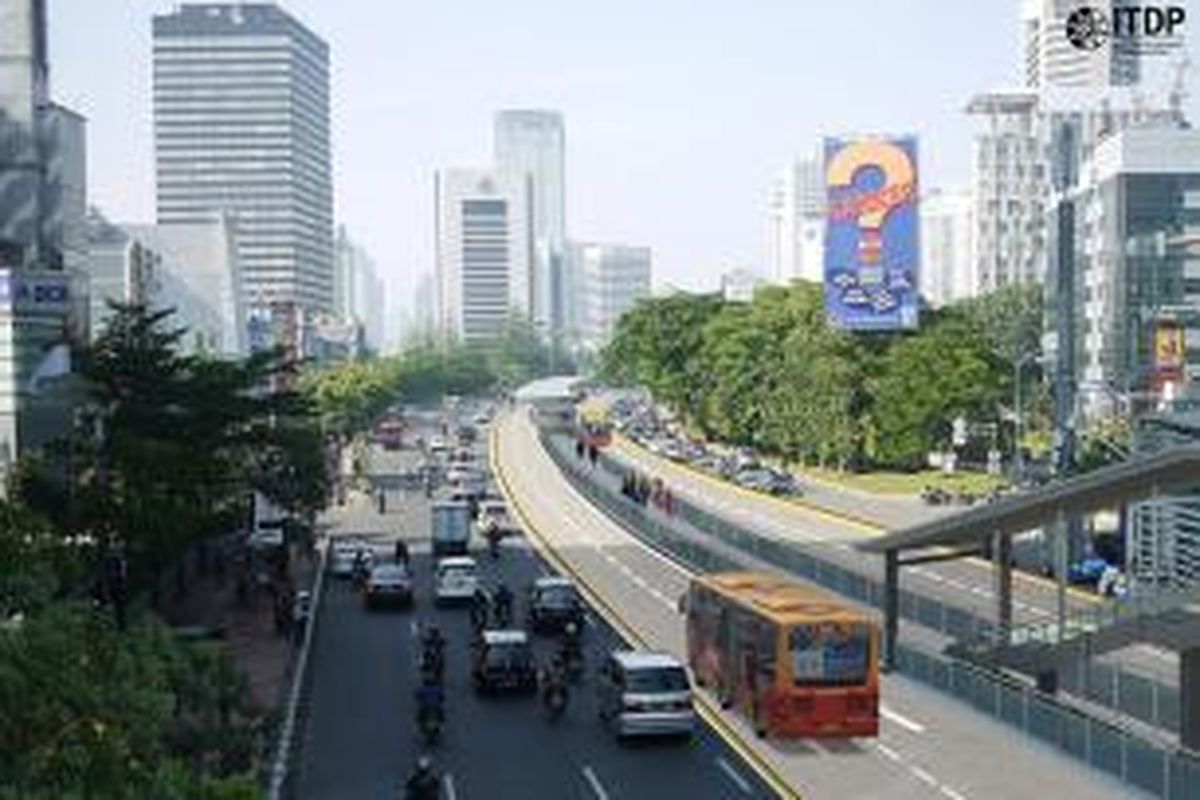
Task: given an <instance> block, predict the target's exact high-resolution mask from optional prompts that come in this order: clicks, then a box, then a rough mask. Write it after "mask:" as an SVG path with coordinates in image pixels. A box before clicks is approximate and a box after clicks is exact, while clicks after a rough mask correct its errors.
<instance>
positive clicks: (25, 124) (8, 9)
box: [0, 0, 49, 266]
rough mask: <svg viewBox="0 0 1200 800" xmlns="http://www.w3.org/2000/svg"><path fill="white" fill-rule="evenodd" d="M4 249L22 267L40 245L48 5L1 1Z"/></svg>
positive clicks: (0, 223)
mask: <svg viewBox="0 0 1200 800" xmlns="http://www.w3.org/2000/svg"><path fill="white" fill-rule="evenodd" d="M0 21H3V23H4V24H3V25H0V53H3V54H4V58H3V59H0V245H2V246H3V248H4V252H3V256H4V261H5V262H6V263H7V264H8V265H16V266H19V265H20V264H21V263H23V262H24V261H25V259H26V258H27V256H28V255H31V254H34V253H36V252H37V249H38V248H39V245H40V244H41V239H40V227H41V220H42V212H41V200H42V191H41V182H42V177H41V176H42V160H41V153H40V151H39V148H38V127H39V125H38V117H39V115H40V109H42V108H44V107H45V106H46V105H47V104H48V103H49V84H48V74H49V67H48V65H47V54H46V7H45V0H0Z"/></svg>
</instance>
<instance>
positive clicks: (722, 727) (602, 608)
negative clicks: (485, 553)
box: [488, 425, 803, 800]
mask: <svg viewBox="0 0 1200 800" xmlns="http://www.w3.org/2000/svg"><path fill="white" fill-rule="evenodd" d="M489 439H490V447H489V448H488V450H489V452H488V462H489V463H490V464H491V467H492V474H493V475H495V476H496V483H497V486H498V488H499V489H500V493H501V494H502V495H504V501H505V503H506V504H507V505H508V507H509V508H510V509H512V510H513V511H514V512H515V513H516V516H517V518H518V519H519V520H520V522H521V527H522V528H523V529H524V530H525V531H526V532H527V533H529V534H530V540H531V541H532V542H533V545H534V547H535V548H537V551H538V554H539V555H541V556H542V557H543V558H545V559H546V560H547V561H550V562H551V563H553V564H554V565H555V567H557V568H558V569H559V571H561V572H562V573H564V574H566V575H570V576H571V578H572V579H573V580H574V581H575V582H576V583H577V584H578V585H579V588H580V589H581V590H582V591H583V593H584V594H585V595H586V596H587V598H588V602H589V603H591V605H592V607H593V608H595V609H596V610H597V611H598V612H599V613H600V615H601V616H602V617H604V620H605V621H606V622H607V623H608V624H609V625H611V626H612V627H613V628H614V629H615V630H617V631H619V632H620V634H621V636H622V637H624V638H625V639H626V641H628V642H630V643H632V644H635V645H636V646H638V647H641V648H647V647H648V645H647V642H646V640H645V639H644V638H643V637H642V636H641V634H639V633H638V632H637V631H636V630H634V628H633V626H632V625H631V624H630V623H628V622H626V621H625V619H624V618H623V617H622V616H621V615H620V614H619V613H618V612H617V610H616V609H615V608H613V606H611V605H610V604H609V603H608V602H607V601H606V600H605V599H604V598H603V597H602V596H601V595H600V593H599V592H598V591H597V590H595V589H594V588H593V587H592V585H591V584H590V583H589V582H588V581H587V579H585V578H584V577H583V575H582V574H580V573H579V572H578V571H576V570H575V568H574V567H572V566H571V565H570V564H569V563H567V561H566V560H565V559H563V558H562V557H561V556H560V555H559V554H558V552H557V551H556V550H555V549H554V547H553V546H552V545H551V544H550V542H549V540H548V539H546V537H545V536H544V535H543V534H542V532H541V530H540V529H539V528H538V527H537V526H536V525H534V524H533V520H532V519H531V518H530V516H529V515H528V514H527V513H526V512H525V509H524V507H523V506H522V505H521V503H520V501H519V500H518V499H517V495H516V493H515V492H514V491H513V490H512V487H510V486H509V485H508V477H507V476H506V475H505V474H504V470H503V469H501V467H500V457H499V455H498V453H499V447H498V441H499V426H496V425H493V426H492V429H491V434H490V436H489ZM605 517H606V518H609V517H608V515H607V514H606V515H605ZM609 519H611V518H609ZM686 571H688V572H690V570H686ZM694 697H695V698H696V700H697V701H698V708H699V712H700V716H702V717H703V718H704V719H705V721H706V722H707V723H708V724H709V727H711V728H712V729H713V731H715V732H716V734H717V735H718V736H720V737H721V739H722V740H723V741H724V742H725V743H726V744H727V745H729V746H730V747H731V748H732V749H733V750H734V752H736V753H737V754H738V755H740V756H741V757H742V760H744V761H745V762H746V764H747V765H749V767H750V768H751V769H752V770H754V772H755V773H756V774H757V775H758V777H759V778H760V779H762V781H763V782H764V783H766V784H767V786H769V787H770V788H771V790H772V791H773V792H775V793H776V794H778V795H779V796H780V797H781V798H783V800H803V798H802V797H801V796H800V794H799V793H798V792H796V790H795V789H793V788H792V787H791V786H790V785H788V782H787V780H786V779H785V778H784V777H783V776H782V775H780V774H779V773H778V772H777V771H776V770H775V768H774V767H773V766H771V764H770V763H769V762H768V761H767V760H766V759H765V758H763V757H762V756H761V755H760V754H759V753H758V752H757V751H756V750H754V748H752V747H751V746H750V745H748V744H747V743H746V742H745V740H744V739H743V738H742V736H741V735H740V734H739V733H738V732H737V731H735V730H734V729H733V728H732V727H730V725H729V723H728V722H726V721H725V720H724V719H723V718H722V716H721V713H720V711H719V710H718V709H717V707H716V706H715V704H713V703H712V701H710V700H709V699H708V697H706V696H705V695H704V693H703V692H695V693H694Z"/></svg>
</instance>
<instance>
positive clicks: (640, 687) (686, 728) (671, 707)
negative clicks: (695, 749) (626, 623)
mask: <svg viewBox="0 0 1200 800" xmlns="http://www.w3.org/2000/svg"><path fill="white" fill-rule="evenodd" d="M597 692H598V694H599V698H598V699H599V713H600V719H601V721H603V722H605V723H607V724H608V725H609V726H610V727H612V729H613V731H614V732H615V733H616V735H617V738H624V737H626V736H667V735H674V736H686V737H690V736H691V735H692V733H693V732H694V731H695V728H696V711H695V709H694V708H693V707H692V686H691V683H690V682H689V680H688V675H687V670H685V669H684V667H683V664H681V663H679V660H678V659H676V658H675V657H674V656H671V655H668V654H666V653H651V652H646V651H630V650H618V651H616V652H614V653H613V654H612V655H610V656H609V657H608V658H607V659H606V660H605V662H604V666H602V667H601V668H600V679H599V682H598V684H597Z"/></svg>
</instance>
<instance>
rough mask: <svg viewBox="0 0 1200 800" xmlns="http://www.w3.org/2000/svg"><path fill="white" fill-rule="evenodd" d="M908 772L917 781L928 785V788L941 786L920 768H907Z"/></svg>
mask: <svg viewBox="0 0 1200 800" xmlns="http://www.w3.org/2000/svg"><path fill="white" fill-rule="evenodd" d="M908 771H909V772H911V773H912V774H913V777H915V778H916V779H917V780H920V781H924V782H925V783H928V784H929V785H930V786H940V785H941V784H939V783H938V780H937V778H935V777H933V776H932V775H930V774H929V773H928V772H926V771H925V770H923V769H921V768H920V767H909V768H908Z"/></svg>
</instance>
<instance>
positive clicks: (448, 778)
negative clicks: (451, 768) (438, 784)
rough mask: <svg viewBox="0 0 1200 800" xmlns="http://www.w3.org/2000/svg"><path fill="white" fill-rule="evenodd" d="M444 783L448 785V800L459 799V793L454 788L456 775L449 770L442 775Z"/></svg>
mask: <svg viewBox="0 0 1200 800" xmlns="http://www.w3.org/2000/svg"><path fill="white" fill-rule="evenodd" d="M442 785H443V786H445V787H446V800H458V793H457V792H456V791H455V789H454V776H453V775H451V774H450V773H449V772H447V773H446V774H445V775H443V776H442Z"/></svg>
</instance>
